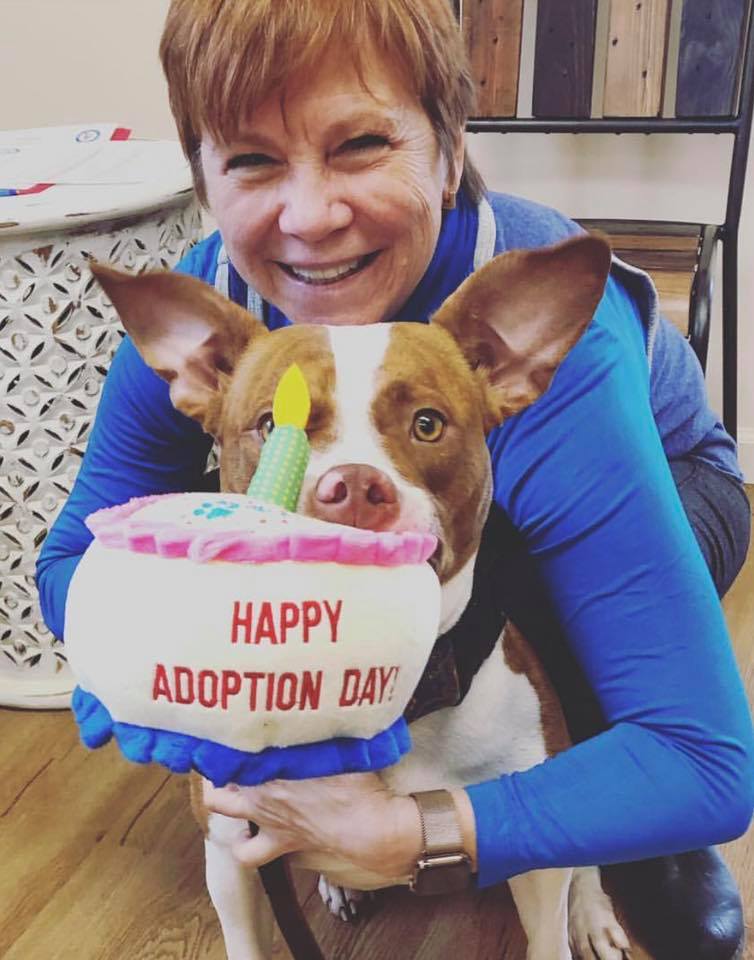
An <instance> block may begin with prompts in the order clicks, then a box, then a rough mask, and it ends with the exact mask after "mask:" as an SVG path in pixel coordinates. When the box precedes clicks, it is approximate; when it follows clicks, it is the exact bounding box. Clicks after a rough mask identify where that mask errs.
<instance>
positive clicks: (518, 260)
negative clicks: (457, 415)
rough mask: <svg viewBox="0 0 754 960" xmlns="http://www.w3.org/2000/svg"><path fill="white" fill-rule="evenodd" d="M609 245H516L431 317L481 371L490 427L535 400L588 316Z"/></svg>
mask: <svg viewBox="0 0 754 960" xmlns="http://www.w3.org/2000/svg"><path fill="white" fill-rule="evenodd" d="M610 259H611V254H610V246H609V245H608V243H607V241H606V240H604V239H603V238H602V237H600V236H596V235H584V236H580V237H575V238H573V239H571V240H566V241H565V242H564V243H560V244H558V245H556V246H553V247H545V248H542V249H538V250H526V251H524V250H516V251H512V252H510V253H504V254H501V255H500V256H498V257H495V258H494V259H493V260H491V261H490V262H489V263H487V264H485V266H483V267H482V268H481V269H479V270H477V271H476V273H473V274H472V275H471V276H470V277H468V279H467V280H465V281H464V282H463V283H462V284H461V286H460V287H459V288H458V290H456V292H455V293H453V294H452V295H451V296H450V297H449V298H448V299H447V300H446V301H445V303H444V304H443V305H442V306H441V307H440V309H439V310H438V311H437V313H436V314H435V315H434V316H433V317H432V323H436V324H439V325H440V326H442V327H444V328H445V329H446V330H447V331H448V332H449V333H450V334H452V336H453V337H454V338H455V339H456V341H457V342H458V344H459V346H460V347H461V350H462V351H463V353H464V354H465V356H466V359H467V360H468V362H469V364H470V365H471V367H472V368H473V369H475V370H477V369H479V368H483V369H484V371H485V372H486V375H487V381H488V385H489V396H490V400H491V402H492V405H493V410H492V411H490V413H491V419H492V422H490V423H489V424H488V427H490V428H491V427H492V426H495V425H496V424H497V423H500V422H502V421H503V420H504V419H505V418H506V417H509V416H511V415H512V414H514V413H518V411H519V410H523V409H524V407H527V406H528V405H529V404H530V403H533V402H534V401H535V400H536V399H537V398H538V397H540V396H541V395H542V394H543V393H544V392H545V390H547V388H548V387H549V385H550V383H551V382H552V378H553V377H554V375H555V371H556V370H557V368H558V366H559V364H560V363H561V361H562V360H563V359H564V358H565V356H566V354H567V353H568V351H569V350H570V349H571V347H572V346H573V345H574V344H575V343H576V341H577V340H578V339H579V337H580V336H581V334H582V333H583V331H584V329H585V328H586V326H587V324H588V323H589V321H590V320H591V318H592V316H593V315H594V311H595V310H596V309H597V305H598V304H599V302H600V299H601V297H602V294H603V292H604V288H605V282H606V280H607V275H608V273H609V270H610Z"/></svg>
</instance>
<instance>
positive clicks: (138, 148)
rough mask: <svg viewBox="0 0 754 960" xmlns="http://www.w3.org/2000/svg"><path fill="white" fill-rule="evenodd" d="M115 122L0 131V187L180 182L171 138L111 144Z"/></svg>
mask: <svg viewBox="0 0 754 960" xmlns="http://www.w3.org/2000/svg"><path fill="white" fill-rule="evenodd" d="M115 129H117V125H116V124H89V125H86V126H77V127H48V128H39V129H35V130H8V131H2V132H0V188H4V189H13V190H24V189H28V188H29V187H32V186H34V185H35V184H37V183H52V184H56V185H60V186H66V185H67V186H107V185H113V186H115V185H126V184H141V183H151V182H154V181H155V180H159V181H163V180H167V181H170V180H175V179H176V178H178V179H183V178H184V176H185V172H186V169H187V163H186V160H185V158H184V157H183V156H182V154H181V153H180V150H179V149H177V145H176V143H175V142H174V141H172V140H115V141H113V140H111V139H110V137H111V136H112V133H113V131H114V130H115Z"/></svg>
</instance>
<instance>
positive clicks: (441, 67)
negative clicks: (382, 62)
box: [160, 0, 484, 202]
mask: <svg viewBox="0 0 754 960" xmlns="http://www.w3.org/2000/svg"><path fill="white" fill-rule="evenodd" d="M335 43H337V44H339V45H342V44H346V45H347V46H348V48H349V49H351V50H353V51H354V57H355V59H356V64H357V67H359V66H360V64H359V51H360V50H366V49H368V48H369V47H370V45H372V44H373V45H375V46H376V47H377V49H378V50H382V51H385V52H387V53H389V55H390V56H391V57H393V58H395V59H396V60H397V61H398V63H399V64H400V66H401V67H402V68H403V71H404V72H405V75H406V76H407V77H410V78H411V80H412V82H413V85H414V90H415V93H416V95H417V97H418V99H419V101H420V102H421V104H422V106H423V108H424V110H425V111H426V114H427V117H428V118H429V120H430V123H431V124H432V127H433V129H434V131H435V135H436V137H437V142H438V145H439V147H440V150H441V151H442V153H443V155H444V157H445V159H446V160H447V162H448V164H449V167H451V168H452V166H453V156H454V149H455V146H456V144H457V142H458V138H459V137H460V136H462V135H463V129H464V124H465V122H466V118H467V117H468V116H469V115H470V114H471V113H472V111H473V106H474V96H475V90H474V83H473V80H472V78H471V73H470V70H469V65H468V60H467V57H466V50H465V47H464V44H463V40H462V38H461V34H460V31H459V29H458V24H457V22H456V20H455V17H454V16H453V12H452V9H451V5H450V2H449V0H171V4H170V8H169V10H168V15H167V20H166V22H165V28H164V30H163V34H162V40H161V42H160V57H161V60H162V66H163V70H164V71H165V77H166V78H167V82H168V92H169V96H170V106H171V109H172V111H173V116H174V117H175V121H176V124H177V127H178V135H179V137H180V140H181V144H182V146H183V150H184V152H185V154H186V156H187V157H188V159H189V161H190V162H191V168H192V171H193V174H194V182H195V185H196V189H197V193H198V194H199V197H200V199H201V200H202V202H206V194H205V190H204V182H203V176H202V169H201V163H200V160H199V146H200V144H201V139H202V134H203V133H205V132H207V133H209V134H210V135H211V136H212V137H213V139H215V140H218V141H220V142H229V141H231V140H233V139H234V137H235V136H236V135H237V134H238V130H239V126H240V124H241V122H242V121H243V120H244V118H245V116H246V115H248V113H249V112H250V110H251V109H253V107H254V106H255V105H256V104H259V103H261V102H262V101H264V100H265V99H266V98H267V97H268V96H269V95H270V94H272V93H273V92H274V91H275V90H282V89H283V88H284V87H285V83H286V80H287V78H288V77H289V76H291V74H292V73H294V72H297V71H299V70H302V69H307V68H311V67H313V66H314V65H316V62H317V60H318V58H320V57H321V56H323V55H326V53H327V50H328V48H330V47H331V46H332V45H333V44H335ZM242 105H243V107H242ZM461 182H462V184H463V185H464V186H465V187H466V189H467V190H468V192H469V193H470V195H471V196H472V198H473V199H475V200H478V199H479V198H480V197H481V194H482V192H483V190H484V184H483V182H482V179H481V176H480V174H479V173H478V171H477V170H476V169H475V167H474V166H473V164H472V163H471V161H470V160H469V159H468V158H466V159H465V160H464V170H463V178H462V181H461Z"/></svg>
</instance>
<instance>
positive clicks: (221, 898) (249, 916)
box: [204, 813, 274, 960]
mask: <svg viewBox="0 0 754 960" xmlns="http://www.w3.org/2000/svg"><path fill="white" fill-rule="evenodd" d="M239 827H241V828H242V824H241V822H240V821H239V820H236V819H234V818H232V817H224V816H222V815H221V814H218V813H213V814H210V817H209V833H208V835H207V837H206V839H205V841H204V851H205V858H206V876H207V889H208V890H209V895H210V898H211V900H212V903H213V904H214V907H215V910H216V911H217V916H218V918H219V920H220V926H221V927H222V931H223V938H224V940H225V951H226V953H227V954H228V960H269V958H270V957H271V956H272V936H273V930H274V919H273V915H272V908H271V906H270V903H269V900H268V899H267V894H266V893H265V891H264V888H263V886H262V881H261V879H260V877H259V872H258V871H257V870H254V869H251V868H249V867H244V866H242V865H241V864H240V863H238V861H237V860H236V859H235V857H234V856H233V851H232V849H231V844H232V843H233V841H234V840H235V839H236V838H237V837H238V834H239Z"/></svg>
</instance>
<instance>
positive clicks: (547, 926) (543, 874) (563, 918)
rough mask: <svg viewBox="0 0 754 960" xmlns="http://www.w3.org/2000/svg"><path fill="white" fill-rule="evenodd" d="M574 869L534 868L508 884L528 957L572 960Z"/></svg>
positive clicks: (531, 958) (530, 958)
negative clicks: (570, 931) (570, 913)
mask: <svg viewBox="0 0 754 960" xmlns="http://www.w3.org/2000/svg"><path fill="white" fill-rule="evenodd" d="M571 873H572V871H571V870H565V869H563V870H561V869H558V870H533V871H532V872H531V873H524V874H521V876H518V877H512V878H511V879H510V880H509V881H508V883H509V885H510V888H511V893H512V894H513V900H514V901H515V904H516V909H517V910H518V916H519V919H520V921H521V926H522V927H523V928H524V933H525V934H526V936H527V938H528V940H529V947H528V949H527V951H526V960H571V951H570V948H569V946H568V888H569V886H570V883H571Z"/></svg>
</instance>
